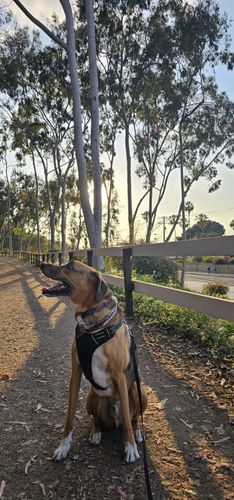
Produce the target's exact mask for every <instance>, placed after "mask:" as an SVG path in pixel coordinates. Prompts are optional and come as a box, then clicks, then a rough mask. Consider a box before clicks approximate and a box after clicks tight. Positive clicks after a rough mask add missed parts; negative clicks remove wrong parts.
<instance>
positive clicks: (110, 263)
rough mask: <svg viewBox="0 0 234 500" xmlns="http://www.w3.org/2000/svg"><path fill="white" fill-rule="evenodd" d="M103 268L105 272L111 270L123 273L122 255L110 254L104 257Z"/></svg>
mask: <svg viewBox="0 0 234 500" xmlns="http://www.w3.org/2000/svg"><path fill="white" fill-rule="evenodd" d="M105 270H106V272H107V273H111V272H113V271H119V272H121V274H122V273H123V259H122V257H111V256H108V257H105ZM119 272H118V274H119Z"/></svg>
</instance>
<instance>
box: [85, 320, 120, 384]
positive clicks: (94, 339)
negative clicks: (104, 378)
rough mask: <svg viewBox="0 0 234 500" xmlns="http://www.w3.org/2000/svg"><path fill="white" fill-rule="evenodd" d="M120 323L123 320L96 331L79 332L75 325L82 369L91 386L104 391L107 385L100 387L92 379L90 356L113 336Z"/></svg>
mask: <svg viewBox="0 0 234 500" xmlns="http://www.w3.org/2000/svg"><path fill="white" fill-rule="evenodd" d="M122 324H123V321H122V320H121V321H119V322H118V323H117V324H116V325H112V326H107V327H106V328H103V330H100V331H99V332H96V333H88V332H84V333H80V327H79V324H78V325H77V327H76V347H77V351H78V356H79V361H80V364H81V367H82V370H83V372H84V374H85V377H86V378H87V379H88V380H89V382H90V383H91V384H92V386H93V387H95V389H99V390H100V391H105V390H106V389H107V387H101V386H100V385H99V384H97V383H96V382H95V380H94V379H93V373H92V357H93V354H94V352H95V351H96V349H97V348H98V347H100V346H101V345H102V344H104V343H105V342H107V341H108V340H110V339H112V337H114V335H115V334H116V332H117V330H118V329H119V328H120V327H121V325H122Z"/></svg>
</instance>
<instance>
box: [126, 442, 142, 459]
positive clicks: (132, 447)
mask: <svg viewBox="0 0 234 500" xmlns="http://www.w3.org/2000/svg"><path fill="white" fill-rule="evenodd" d="M138 458H139V453H138V450H137V445H136V443H130V442H129V441H126V443H125V457H124V460H125V462H127V463H128V464H133V463H134V462H135V461H136V460H137V459H138Z"/></svg>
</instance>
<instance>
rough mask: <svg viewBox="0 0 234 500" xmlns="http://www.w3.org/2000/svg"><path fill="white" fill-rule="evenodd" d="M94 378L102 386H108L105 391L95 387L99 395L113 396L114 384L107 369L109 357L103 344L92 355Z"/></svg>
mask: <svg viewBox="0 0 234 500" xmlns="http://www.w3.org/2000/svg"><path fill="white" fill-rule="evenodd" d="M92 372H93V379H94V381H95V382H96V384H98V385H99V386H100V387H106V389H105V390H104V391H102V390H98V389H96V388H94V391H95V392H97V394H98V395H99V396H112V394H113V384H112V380H111V376H110V373H109V372H108V371H107V357H106V355H105V353H104V349H103V346H99V347H98V348H97V349H96V350H95V352H94V353H93V356H92Z"/></svg>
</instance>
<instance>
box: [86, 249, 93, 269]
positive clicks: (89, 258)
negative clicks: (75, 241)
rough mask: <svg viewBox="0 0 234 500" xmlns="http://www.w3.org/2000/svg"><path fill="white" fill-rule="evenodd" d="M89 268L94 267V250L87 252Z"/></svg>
mask: <svg viewBox="0 0 234 500" xmlns="http://www.w3.org/2000/svg"><path fill="white" fill-rule="evenodd" d="M87 259H88V266H91V267H92V265H93V250H87Z"/></svg>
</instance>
